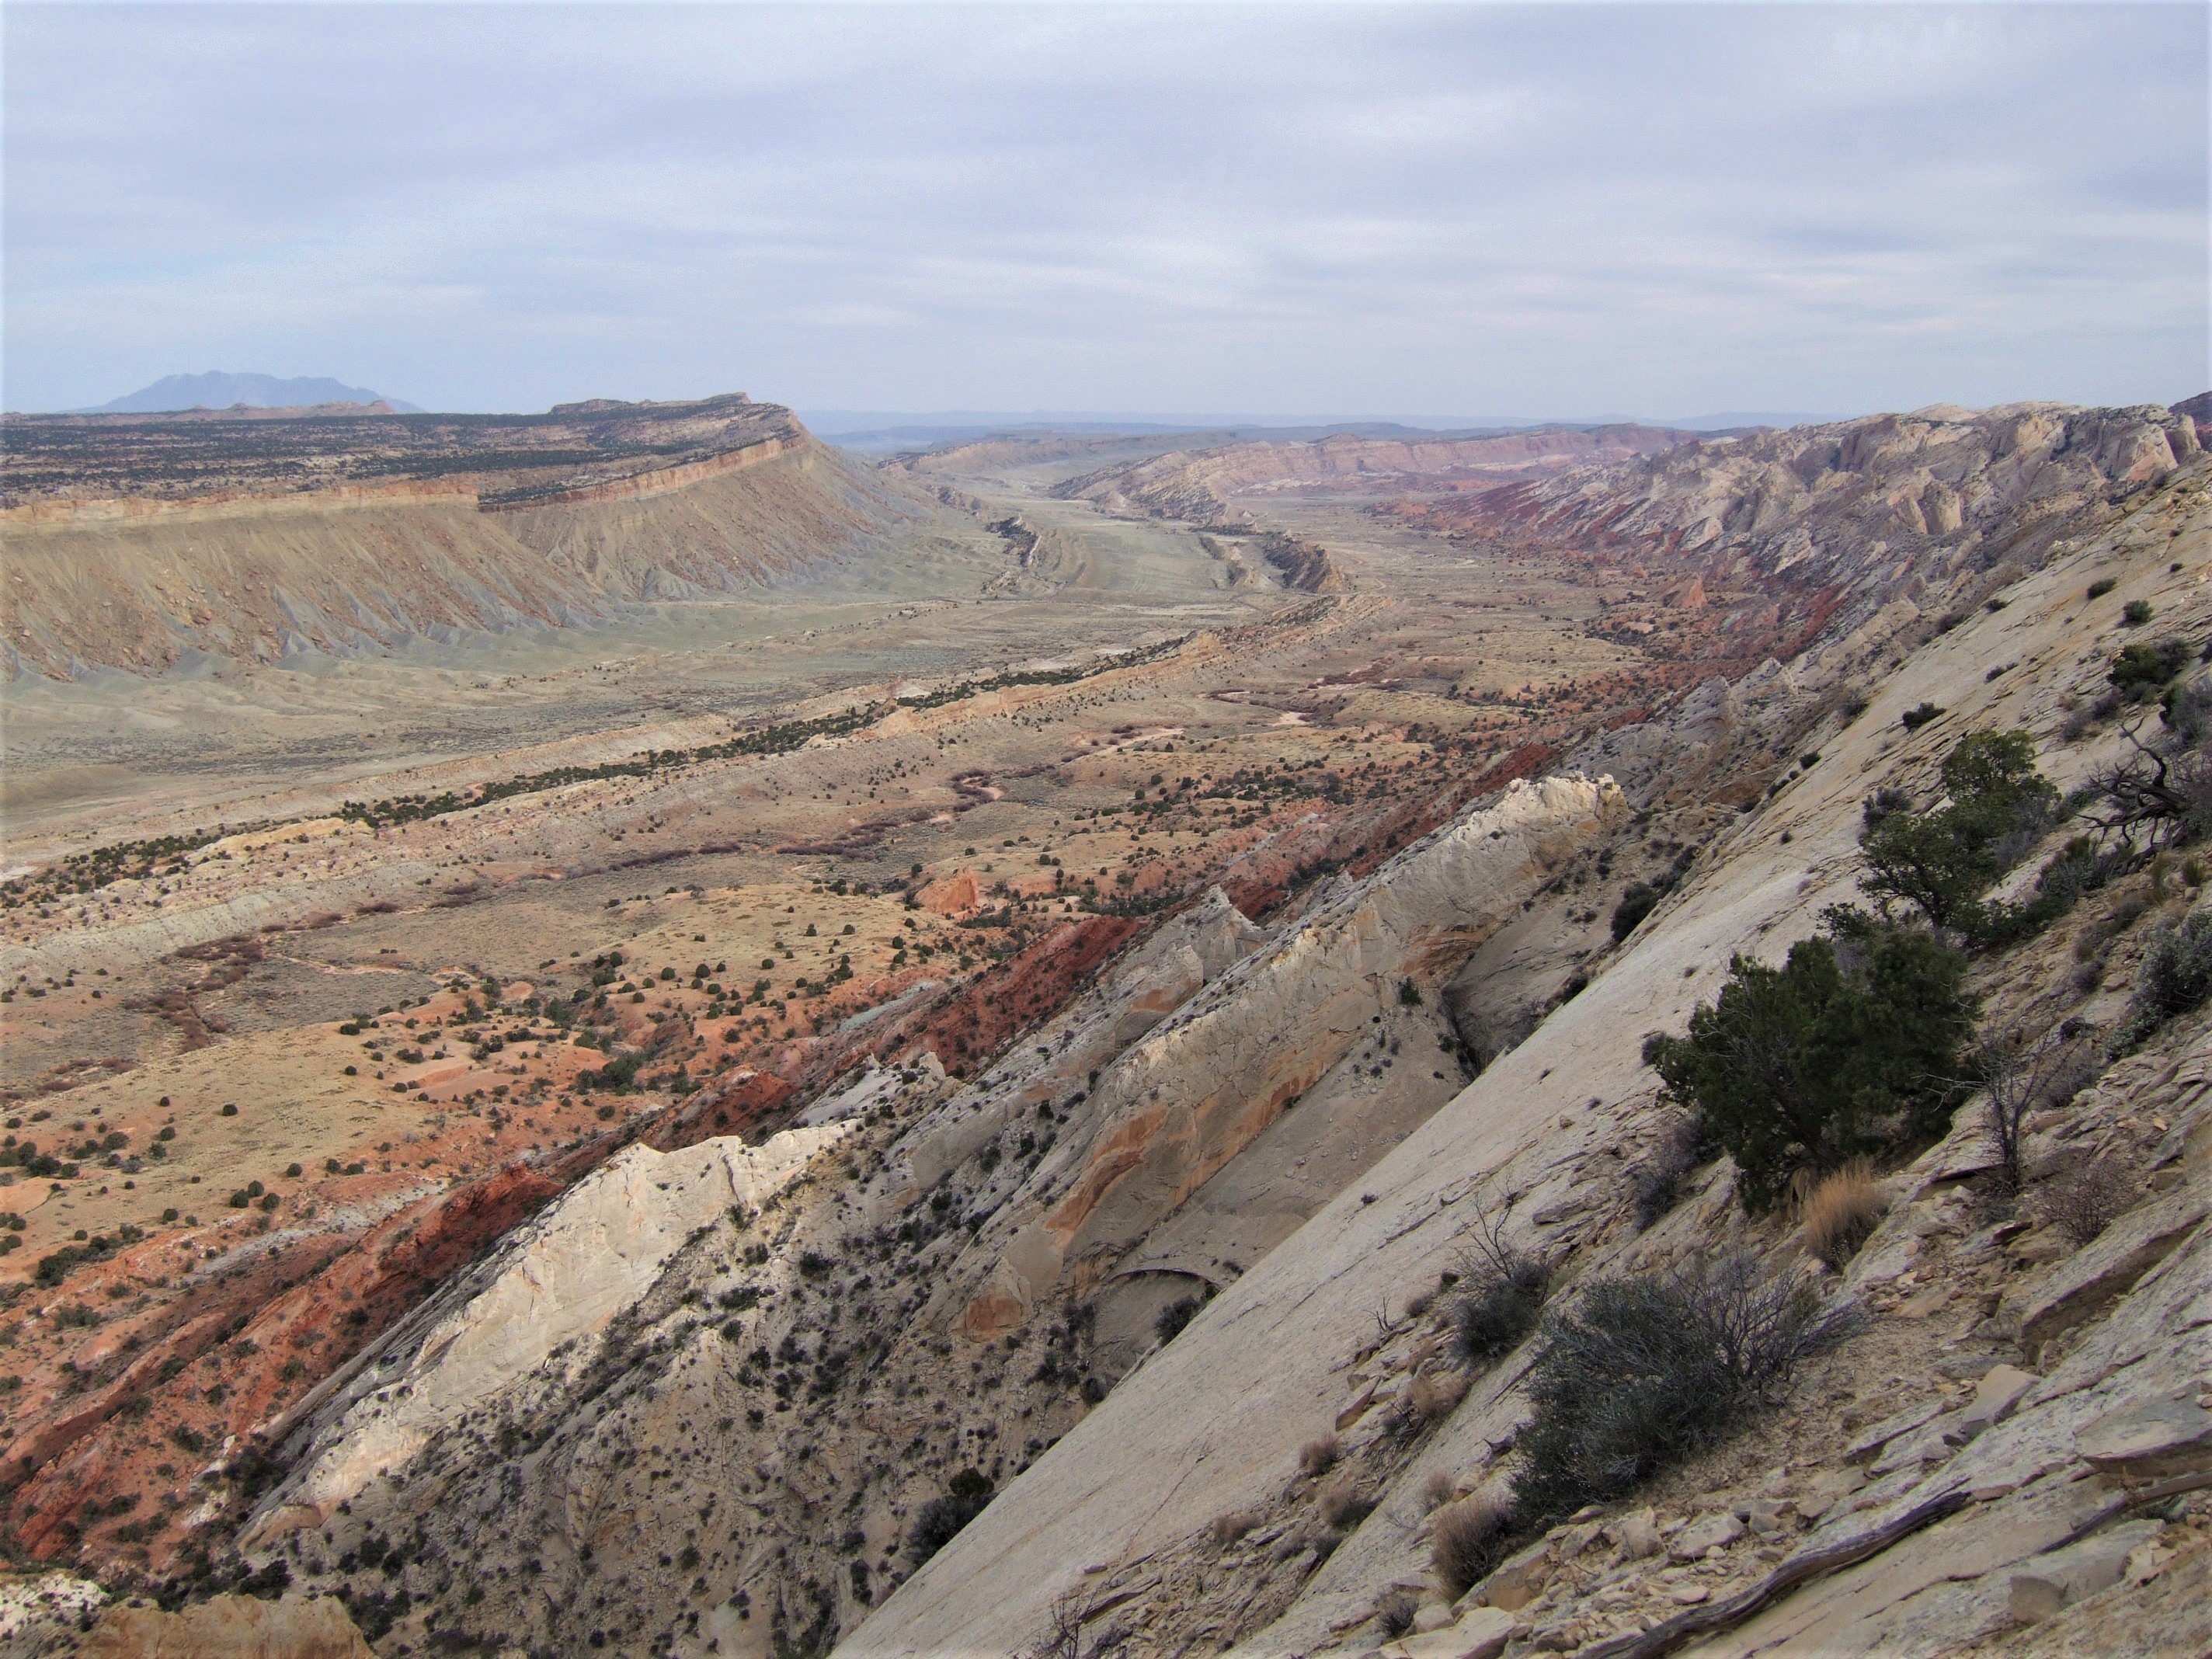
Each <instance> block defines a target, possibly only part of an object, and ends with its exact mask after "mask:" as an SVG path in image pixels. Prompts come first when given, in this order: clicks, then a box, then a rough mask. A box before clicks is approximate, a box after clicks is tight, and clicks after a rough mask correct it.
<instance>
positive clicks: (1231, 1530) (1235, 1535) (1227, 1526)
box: [1206, 1510, 1260, 1545]
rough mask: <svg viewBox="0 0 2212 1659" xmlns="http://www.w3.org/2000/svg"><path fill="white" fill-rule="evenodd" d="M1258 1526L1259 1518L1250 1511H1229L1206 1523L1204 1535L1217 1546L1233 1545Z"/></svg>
mask: <svg viewBox="0 0 2212 1659" xmlns="http://www.w3.org/2000/svg"><path fill="white" fill-rule="evenodd" d="M1259 1524H1260V1517H1259V1516H1258V1515H1256V1514H1255V1513H1254V1512H1253V1511H1252V1510H1230V1511H1229V1513H1228V1514H1226V1515H1217V1516H1214V1517H1213V1519H1212V1521H1210V1522H1207V1523H1206V1533H1207V1535H1208V1536H1210V1537H1211V1538H1212V1540H1213V1541H1214V1542H1215V1543H1217V1544H1223V1545H1227V1544H1233V1543H1235V1542H1236V1541H1237V1540H1238V1539H1240V1538H1242V1537H1243V1535H1244V1534H1246V1533H1248V1532H1249V1531H1251V1530H1252V1528H1255V1527H1256V1526H1258V1525H1259Z"/></svg>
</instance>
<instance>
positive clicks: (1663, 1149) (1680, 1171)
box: [1630, 1111, 1721, 1233]
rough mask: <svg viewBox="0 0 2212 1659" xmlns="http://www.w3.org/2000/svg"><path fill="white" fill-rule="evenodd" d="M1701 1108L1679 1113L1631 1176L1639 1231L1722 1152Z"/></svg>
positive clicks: (1655, 1220)
mask: <svg viewBox="0 0 2212 1659" xmlns="http://www.w3.org/2000/svg"><path fill="white" fill-rule="evenodd" d="M1720 1152H1721V1147H1720V1144H1719V1142H1718V1141H1717V1140H1716V1139H1714V1138H1713V1136H1712V1133H1711V1129H1710V1127H1708V1126H1707V1124H1706V1122H1705V1115H1704V1114H1703V1113H1701V1112H1694V1111H1692V1112H1681V1113H1677V1114H1676V1115H1675V1116H1674V1120H1673V1121H1671V1122H1669V1123H1668V1126H1667V1127H1666V1128H1665V1130H1664V1131H1662V1133H1661V1134H1660V1136H1659V1139H1658V1140H1657V1141H1656V1142H1655V1143H1654V1144H1653V1146H1652V1148H1651V1155H1650V1157H1649V1158H1645V1159H1644V1162H1643V1163H1642V1164H1638V1166H1637V1168H1636V1172H1635V1174H1634V1175H1633V1176H1632V1177H1631V1178H1630V1185H1631V1190H1632V1195H1633V1197H1634V1200H1635V1209H1636V1231H1638V1232H1639V1233H1640V1232H1645V1231H1649V1230H1650V1228H1651V1227H1653V1226H1655V1225H1656V1224H1657V1223H1658V1221H1659V1219H1660V1218H1661V1217H1662V1216H1664V1215H1665V1214H1666V1213H1667V1212H1668V1211H1669V1210H1671V1209H1673V1208H1674V1206H1675V1205H1677V1204H1679V1203H1680V1202H1681V1200H1682V1188H1683V1184H1684V1182H1686V1181H1687V1180H1688V1178H1689V1176H1690V1174H1691V1172H1692V1170H1695V1169H1696V1168H1697V1167H1698V1166H1699V1164H1705V1163H1709V1162H1711V1160H1712V1159H1713V1158H1717V1157H1718V1156H1719V1155H1720Z"/></svg>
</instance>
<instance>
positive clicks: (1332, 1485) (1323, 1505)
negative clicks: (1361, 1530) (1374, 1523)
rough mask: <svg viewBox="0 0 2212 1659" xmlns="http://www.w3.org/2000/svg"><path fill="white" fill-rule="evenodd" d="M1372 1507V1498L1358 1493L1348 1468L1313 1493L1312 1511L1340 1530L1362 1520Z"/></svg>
mask: <svg viewBox="0 0 2212 1659" xmlns="http://www.w3.org/2000/svg"><path fill="white" fill-rule="evenodd" d="M1374 1507H1375V1504H1374V1502H1373V1500H1372V1499H1370V1498H1362V1497H1361V1496H1360V1495H1359V1487H1358V1483H1357V1482H1356V1481H1355V1480H1353V1478H1352V1471H1351V1470H1350V1469H1346V1470H1345V1471H1344V1472H1343V1473H1342V1474H1339V1475H1338V1476H1337V1477H1336V1478H1335V1479H1334V1480H1331V1481H1329V1482H1328V1484H1327V1485H1325V1486H1322V1489H1321V1490H1320V1491H1319V1492H1316V1493H1315V1494H1314V1512H1315V1513H1316V1514H1317V1515H1319V1516H1321V1518H1322V1520H1323V1521H1325V1522H1328V1524H1329V1525H1330V1526H1332V1527H1334V1528H1336V1529H1337V1530H1338V1531H1340V1532H1341V1531H1344V1530H1345V1529H1346V1528H1350V1527H1354V1526H1357V1525H1358V1523H1359V1522H1362V1521H1364V1520H1365V1519H1366V1518H1367V1516H1368V1515H1369V1513H1370V1511H1371V1510H1373V1509H1374Z"/></svg>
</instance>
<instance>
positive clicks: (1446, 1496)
mask: <svg viewBox="0 0 2212 1659" xmlns="http://www.w3.org/2000/svg"><path fill="white" fill-rule="evenodd" d="M1458 1490H1459V1482H1458V1481H1456V1480H1453V1479H1452V1478H1451V1476H1450V1475H1449V1474H1446V1473H1445V1472H1444V1471H1443V1470H1442V1469H1431V1470H1430V1471H1429V1478H1428V1479H1427V1480H1424V1481H1422V1482H1421V1507H1422V1508H1423V1509H1426V1510H1433V1509H1441V1508H1442V1507H1443V1505H1444V1504H1449V1503H1450V1502H1451V1501H1452V1494H1453V1493H1455V1492H1457V1491H1458Z"/></svg>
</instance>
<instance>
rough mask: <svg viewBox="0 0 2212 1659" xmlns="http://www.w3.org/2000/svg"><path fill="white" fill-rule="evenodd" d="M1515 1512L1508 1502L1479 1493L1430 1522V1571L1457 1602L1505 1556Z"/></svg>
mask: <svg viewBox="0 0 2212 1659" xmlns="http://www.w3.org/2000/svg"><path fill="white" fill-rule="evenodd" d="M1512 1519H1513V1512H1512V1510H1511V1508H1510V1506H1509V1505H1508V1504H1506V1503H1505V1502H1504V1499H1503V1498H1499V1497H1498V1496H1497V1495H1495V1494H1493V1493H1490V1492H1477V1493H1476V1494H1475V1495H1474V1497H1472V1498H1462V1499H1460V1500H1459V1502H1458V1503H1456V1504H1445V1505H1444V1506H1443V1508H1442V1509H1440V1510H1437V1512H1436V1514H1435V1515H1433V1516H1431V1517H1430V1520H1429V1568H1430V1571H1432V1572H1434V1573H1435V1574H1436V1577H1437V1583H1439V1584H1441V1585H1442V1586H1443V1590H1444V1594H1445V1595H1448V1596H1449V1597H1450V1598H1451V1599H1452V1600H1453V1601H1458V1600H1459V1598H1460V1597H1461V1596H1462V1595H1466V1594H1467V1593H1468V1591H1469V1590H1471V1589H1474V1587H1475V1586H1476V1585H1477V1584H1479V1583H1481V1582H1482V1581H1483V1579H1484V1578H1485V1577H1488V1575H1489V1572H1490V1570H1491V1569H1492V1567H1494V1566H1496V1565H1498V1559H1499V1557H1500V1556H1501V1555H1503V1554H1504V1542H1505V1529H1506V1528H1507V1527H1508V1526H1509V1525H1510V1523H1511V1522H1512Z"/></svg>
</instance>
